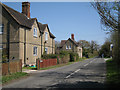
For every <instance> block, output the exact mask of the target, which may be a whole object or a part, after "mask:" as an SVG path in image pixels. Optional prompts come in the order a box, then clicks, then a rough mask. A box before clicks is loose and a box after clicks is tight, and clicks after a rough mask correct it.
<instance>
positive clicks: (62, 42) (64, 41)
mask: <svg viewBox="0 0 120 90" xmlns="http://www.w3.org/2000/svg"><path fill="white" fill-rule="evenodd" d="M68 40H71V41H72V42H73V43H74V44H75V45H76V46H78V43H77V42H76V41H75V40H73V39H71V38H69V39H68ZM68 40H61V46H60V48H61V47H63V45H64V44H65V43H66V42H67V41H68Z"/></svg>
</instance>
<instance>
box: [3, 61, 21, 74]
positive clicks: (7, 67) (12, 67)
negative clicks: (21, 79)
mask: <svg viewBox="0 0 120 90" xmlns="http://www.w3.org/2000/svg"><path fill="white" fill-rule="evenodd" d="M16 72H22V60H10V62H5V63H2V75H8V74H12V73H16Z"/></svg>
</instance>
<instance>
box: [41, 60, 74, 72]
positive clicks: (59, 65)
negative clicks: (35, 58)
mask: <svg viewBox="0 0 120 90" xmlns="http://www.w3.org/2000/svg"><path fill="white" fill-rule="evenodd" d="M73 63H74V62H68V63H64V64H58V65H55V66H50V67H45V68H40V70H47V69H52V68H57V67H62V66H65V65H70V64H73Z"/></svg>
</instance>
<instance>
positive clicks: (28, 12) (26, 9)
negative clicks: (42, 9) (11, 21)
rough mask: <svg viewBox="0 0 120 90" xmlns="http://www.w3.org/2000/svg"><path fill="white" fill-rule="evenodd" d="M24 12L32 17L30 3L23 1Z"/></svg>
mask: <svg viewBox="0 0 120 90" xmlns="http://www.w3.org/2000/svg"><path fill="white" fill-rule="evenodd" d="M22 13H23V14H25V15H26V16H27V17H28V18H30V3H29V2H22Z"/></svg>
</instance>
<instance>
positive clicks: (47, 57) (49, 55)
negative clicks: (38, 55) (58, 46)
mask: <svg viewBox="0 0 120 90" xmlns="http://www.w3.org/2000/svg"><path fill="white" fill-rule="evenodd" d="M52 58H57V55H56V54H43V55H42V59H52Z"/></svg>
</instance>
